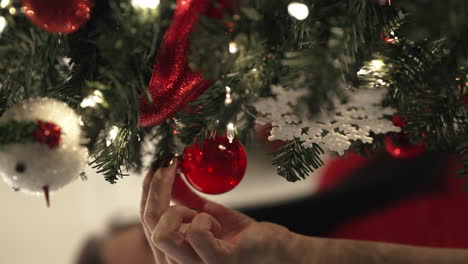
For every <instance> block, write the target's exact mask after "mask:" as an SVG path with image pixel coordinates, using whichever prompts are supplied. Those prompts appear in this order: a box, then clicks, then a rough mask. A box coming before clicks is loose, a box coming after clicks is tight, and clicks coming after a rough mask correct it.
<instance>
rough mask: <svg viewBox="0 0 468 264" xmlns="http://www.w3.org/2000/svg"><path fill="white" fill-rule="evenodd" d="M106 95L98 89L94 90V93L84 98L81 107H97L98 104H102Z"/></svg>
mask: <svg viewBox="0 0 468 264" xmlns="http://www.w3.org/2000/svg"><path fill="white" fill-rule="evenodd" d="M103 98H104V96H103V95H102V93H101V92H100V91H98V90H96V91H94V92H93V94H92V95H90V96H87V97H86V98H84V99H83V101H82V102H81V104H80V106H81V108H86V107H95V106H96V105H97V104H102V103H103V102H104V99H103Z"/></svg>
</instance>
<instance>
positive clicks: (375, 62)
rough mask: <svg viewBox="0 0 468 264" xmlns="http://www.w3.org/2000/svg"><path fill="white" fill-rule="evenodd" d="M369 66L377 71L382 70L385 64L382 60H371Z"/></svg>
mask: <svg viewBox="0 0 468 264" xmlns="http://www.w3.org/2000/svg"><path fill="white" fill-rule="evenodd" d="M369 65H370V66H371V67H372V68H373V70H375V71H378V70H380V69H382V67H383V66H384V65H385V63H384V62H383V61H382V60H372V61H371V62H370V63H369Z"/></svg>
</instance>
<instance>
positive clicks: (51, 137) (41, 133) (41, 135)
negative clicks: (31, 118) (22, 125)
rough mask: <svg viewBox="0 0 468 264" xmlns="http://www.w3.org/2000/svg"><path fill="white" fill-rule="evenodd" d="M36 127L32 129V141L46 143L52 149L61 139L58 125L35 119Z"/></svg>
mask: <svg viewBox="0 0 468 264" xmlns="http://www.w3.org/2000/svg"><path fill="white" fill-rule="evenodd" d="M37 125H38V128H37V129H36V130H35V131H34V141H35V142H38V143H42V144H46V145H47V146H49V148H51V149H53V148H56V147H58V145H59V143H60V141H62V131H61V130H60V127H59V126H57V125H56V124H54V123H51V122H45V121H37Z"/></svg>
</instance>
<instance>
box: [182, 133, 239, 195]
mask: <svg viewBox="0 0 468 264" xmlns="http://www.w3.org/2000/svg"><path fill="white" fill-rule="evenodd" d="M246 168H247V155H246V152H245V149H244V146H242V144H241V143H240V142H239V141H238V140H237V139H234V140H233V141H232V143H229V140H228V139H227V138H226V137H221V136H216V137H215V138H214V139H207V140H205V142H203V144H201V146H200V144H197V143H195V144H193V145H191V146H188V147H186V148H185V150H184V155H183V159H182V163H181V169H182V173H183V174H184V176H185V178H186V179H187V181H188V182H189V183H190V184H191V185H192V186H193V187H194V188H195V189H197V190H199V191H201V192H204V193H207V194H220V193H224V192H227V191H230V190H232V189H233V188H234V187H236V186H237V185H238V184H239V182H240V181H241V180H242V178H243V177H244V174H245V170H246Z"/></svg>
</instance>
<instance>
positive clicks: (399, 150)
mask: <svg viewBox="0 0 468 264" xmlns="http://www.w3.org/2000/svg"><path fill="white" fill-rule="evenodd" d="M392 121H393V124H394V125H395V126H397V127H400V128H402V129H403V128H404V127H405V126H406V125H407V124H408V118H407V117H406V116H399V115H395V116H393V118H392ZM395 141H396V142H394V140H393V139H392V135H386V136H385V150H386V151H387V153H388V154H389V155H390V156H392V157H394V158H397V159H410V158H414V157H417V156H419V155H421V154H422V153H423V152H424V151H425V150H426V145H425V144H424V142H421V143H419V144H417V145H414V144H411V142H410V141H409V139H408V137H407V136H406V135H405V134H404V133H403V132H400V133H398V135H397V138H396V140H395Z"/></svg>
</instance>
